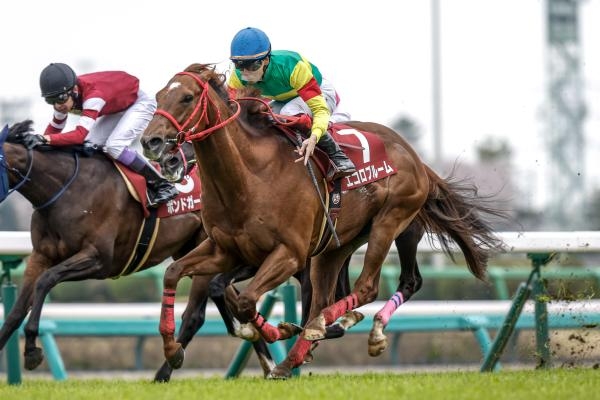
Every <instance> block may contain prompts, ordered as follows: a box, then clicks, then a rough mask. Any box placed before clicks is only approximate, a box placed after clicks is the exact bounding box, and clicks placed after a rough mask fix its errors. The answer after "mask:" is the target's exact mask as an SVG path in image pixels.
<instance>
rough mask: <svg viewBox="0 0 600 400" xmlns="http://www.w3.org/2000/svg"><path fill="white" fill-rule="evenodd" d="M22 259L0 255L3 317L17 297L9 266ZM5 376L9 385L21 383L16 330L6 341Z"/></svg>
mask: <svg viewBox="0 0 600 400" xmlns="http://www.w3.org/2000/svg"><path fill="white" fill-rule="evenodd" d="M21 261H22V259H21V258H20V257H14V256H0V262H1V263H2V277H1V278H0V282H1V283H2V303H3V304H4V319H6V318H7V317H8V313H9V312H10V310H12V308H13V306H14V304H15V299H16V298H17V285H15V284H14V283H13V282H12V280H11V278H10V270H11V268H17V267H18V266H19V264H21ZM5 348H6V376H7V382H8V384H9V385H19V384H20V383H21V362H20V359H19V331H18V330H16V331H14V332H13V334H12V335H11V336H10V338H9V339H8V342H7V343H6V347H5Z"/></svg>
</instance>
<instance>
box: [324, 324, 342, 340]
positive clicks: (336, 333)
mask: <svg viewBox="0 0 600 400" xmlns="http://www.w3.org/2000/svg"><path fill="white" fill-rule="evenodd" d="M345 333H346V330H345V329H344V327H343V326H342V325H341V324H340V323H338V322H336V323H335V324H333V325H329V326H328V327H327V328H325V339H337V338H340V337H342V336H344V334H345Z"/></svg>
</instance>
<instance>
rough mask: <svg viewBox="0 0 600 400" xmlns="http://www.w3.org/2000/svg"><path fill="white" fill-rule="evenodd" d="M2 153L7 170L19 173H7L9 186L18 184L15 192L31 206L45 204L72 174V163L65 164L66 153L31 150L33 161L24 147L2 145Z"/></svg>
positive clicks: (66, 161) (12, 186)
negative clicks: (4, 156) (4, 152)
mask: <svg viewBox="0 0 600 400" xmlns="http://www.w3.org/2000/svg"><path fill="white" fill-rule="evenodd" d="M5 151H6V161H7V162H8V165H9V166H10V168H14V169H16V170H18V171H19V172H18V173H16V172H14V171H9V173H8V176H9V183H10V187H11V188H14V187H15V186H17V185H20V186H19V188H18V189H17V190H18V192H19V193H21V195H23V197H25V198H26V199H27V200H28V201H29V202H30V203H31V204H32V205H33V206H34V207H35V206H39V205H41V204H44V203H46V202H47V201H48V200H49V199H50V198H51V197H52V196H54V195H55V194H56V193H57V192H58V191H59V190H60V189H61V188H62V187H63V186H64V185H65V183H66V182H67V181H68V179H69V178H70V176H71V175H72V174H73V172H74V164H73V160H72V159H71V161H70V162H68V159H69V155H67V154H66V153H65V154H60V153H58V152H53V151H50V152H39V151H32V154H31V157H33V159H29V158H28V155H27V150H26V149H25V148H24V147H23V146H21V145H15V144H10V143H7V145H6V146H5ZM31 163H32V164H31ZM30 167H31V170H30V171H29V168H30ZM24 179H25V182H23V180H24ZM21 182H23V183H22V184H21Z"/></svg>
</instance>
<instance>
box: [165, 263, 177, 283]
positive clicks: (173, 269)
mask: <svg viewBox="0 0 600 400" xmlns="http://www.w3.org/2000/svg"><path fill="white" fill-rule="evenodd" d="M180 271H181V268H180V267H179V265H178V264H177V261H175V262H173V263H172V264H171V265H169V266H168V267H167V269H166V270H165V275H164V278H163V282H164V285H165V287H174V286H177V282H179V275H180Z"/></svg>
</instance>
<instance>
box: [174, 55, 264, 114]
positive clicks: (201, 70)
mask: <svg viewBox="0 0 600 400" xmlns="http://www.w3.org/2000/svg"><path fill="white" fill-rule="evenodd" d="M185 72H192V73H194V74H198V75H199V76H200V77H201V78H202V79H203V80H204V81H206V82H208V84H209V85H210V86H211V87H212V88H213V90H214V91H215V92H217V94H218V95H219V97H220V98H221V99H222V100H223V101H224V102H225V103H229V100H230V92H229V90H228V89H227V77H226V76H225V74H223V73H219V72H217V71H216V70H215V65H214V64H199V63H195V64H191V65H190V66H188V67H187V68H186V69H185ZM261 97H262V96H261V93H260V89H258V88H256V87H253V86H245V87H243V88H241V89H237V90H236V91H235V99H241V98H261ZM239 105H240V108H241V109H242V116H241V118H243V119H247V120H249V121H251V123H252V124H253V125H257V124H260V125H272V121H271V120H270V119H269V116H268V114H267V113H265V111H267V108H266V107H265V105H264V104H262V103H260V102H258V101H247V100H246V101H240V102H239ZM233 107H235V106H233Z"/></svg>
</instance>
